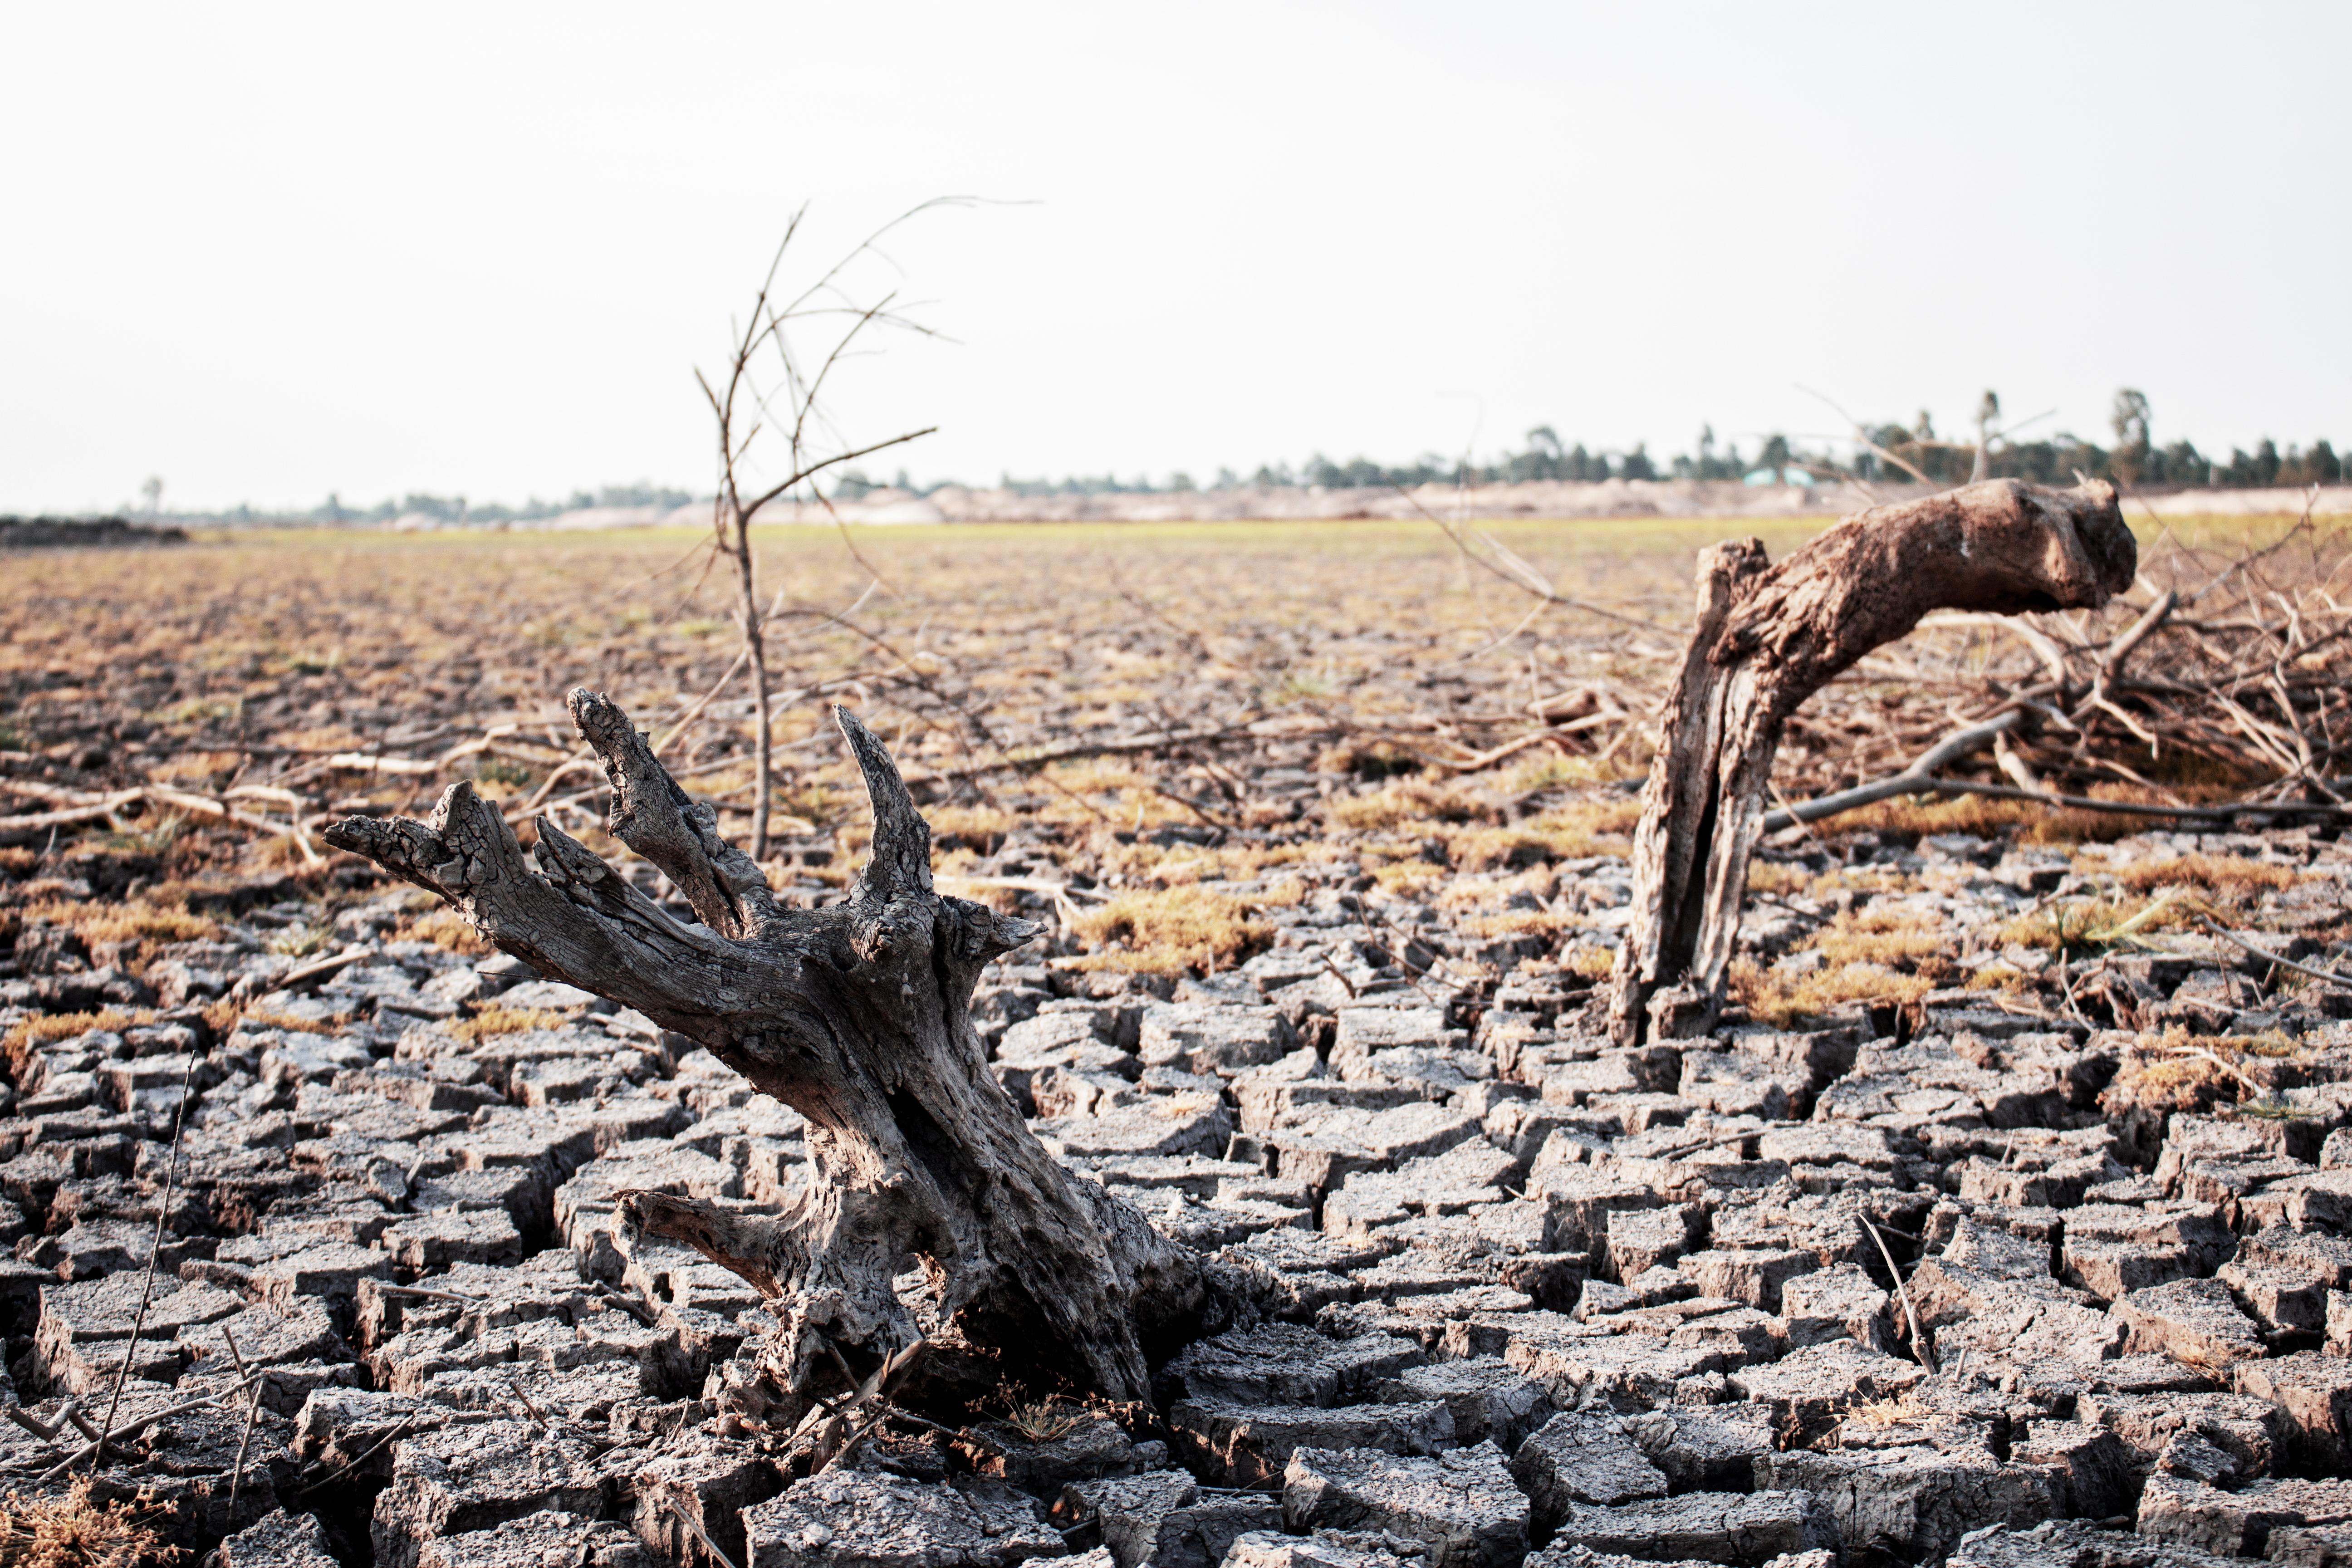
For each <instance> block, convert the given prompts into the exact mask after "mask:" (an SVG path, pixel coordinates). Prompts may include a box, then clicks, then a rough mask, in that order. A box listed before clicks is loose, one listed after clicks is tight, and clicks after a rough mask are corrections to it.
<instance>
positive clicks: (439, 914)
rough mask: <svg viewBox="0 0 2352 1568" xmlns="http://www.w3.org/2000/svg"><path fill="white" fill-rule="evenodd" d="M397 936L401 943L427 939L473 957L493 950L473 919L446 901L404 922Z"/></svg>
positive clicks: (425, 940)
mask: <svg viewBox="0 0 2352 1568" xmlns="http://www.w3.org/2000/svg"><path fill="white" fill-rule="evenodd" d="M397 939H398V940H399V941H402V942H431V943H432V944H433V945H434V946H435V947H437V948H442V949H444V950H446V951H447V952H463V953H468V954H471V955H473V956H476V957H482V956H486V955H488V954H489V953H492V952H497V951H498V949H496V948H494V947H492V946H491V945H490V944H489V942H488V940H487V939H485V938H484V937H483V935H482V933H481V932H480V931H476V930H475V929H474V922H473V921H469V920H467V918H466V917H465V916H463V915H461V914H459V913H458V912H457V910H453V909H451V908H449V906H447V905H446V904H442V905H438V906H436V907H435V908H433V909H430V910H425V912H424V913H423V914H420V915H416V916H414V917H412V918H411V919H409V920H408V921H406V922H404V924H403V925H402V926H401V928H400V930H399V931H398V933H397Z"/></svg>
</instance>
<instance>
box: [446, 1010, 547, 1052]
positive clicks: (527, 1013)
mask: <svg viewBox="0 0 2352 1568" xmlns="http://www.w3.org/2000/svg"><path fill="white" fill-rule="evenodd" d="M571 1022H572V1015H570V1014H569V1013H558V1012H556V1011H554V1010H553V1009H552V1008H548V1007H499V1006H489V1007H485V1008H483V1009H482V1010H481V1011H480V1012H478V1013H477V1014H475V1015H474V1016H472V1017H470V1018H457V1019H453V1020H451V1021H450V1023H449V1025H448V1030H449V1032H450V1033H451V1034H453V1035H455V1036H457V1037H458V1038H459V1039H461V1040H464V1041H466V1042H467V1044H469V1045H471V1044H478V1043H479V1042H480V1041H483V1040H486V1039H488V1038H490V1037H493V1036H496V1035H520V1034H521V1033H522V1032H523V1031H524V1030H526V1029H561V1028H562V1027H563V1026H565V1025H566V1024H569V1023H571Z"/></svg>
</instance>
